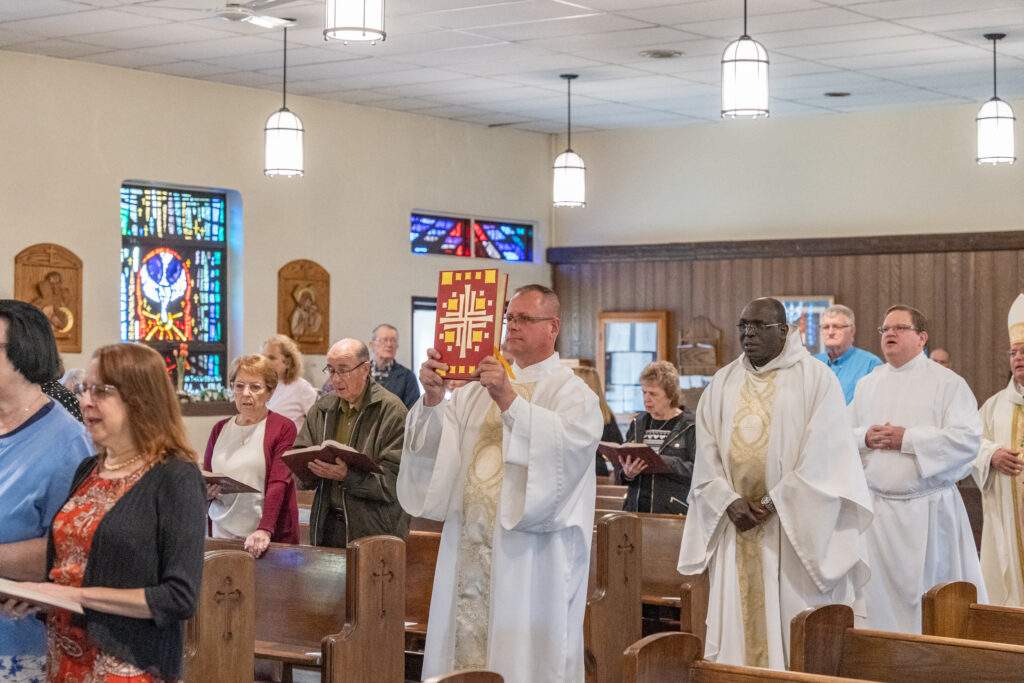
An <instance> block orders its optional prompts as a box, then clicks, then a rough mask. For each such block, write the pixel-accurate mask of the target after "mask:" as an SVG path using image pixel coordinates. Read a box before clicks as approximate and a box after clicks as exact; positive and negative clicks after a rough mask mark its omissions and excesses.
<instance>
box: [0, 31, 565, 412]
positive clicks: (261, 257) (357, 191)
mask: <svg viewBox="0 0 1024 683" xmlns="http://www.w3.org/2000/svg"><path fill="white" fill-rule="evenodd" d="M0 93H3V96H2V97H0V121H2V124H0V150H3V151H2V155H3V163H2V164H0V237H2V239H0V297H9V296H11V295H12V293H13V285H14V274H13V261H14V255H15V254H16V253H17V252H18V251H20V250H21V249H23V248H24V247H26V246H28V245H30V244H35V243H38V242H51V241H52V242H56V243H59V244H61V245H63V246H65V247H67V248H69V249H71V250H72V251H74V252H75V253H76V254H78V255H79V256H80V257H81V258H82V260H83V261H84V264H85V277H84V288H85V305H84V311H83V325H84V326H83V338H82V342H83V351H84V352H85V353H84V354H82V355H76V354H69V355H67V357H66V361H67V363H68V366H69V367H73V366H76V365H80V364H82V363H83V362H84V359H85V358H87V357H88V354H89V353H91V351H92V350H93V349H95V348H96V347H97V346H99V345H101V344H105V343H109V342H112V341H117V338H118V310H117V302H118V273H119V261H118V249H119V246H120V236H119V231H118V188H119V187H120V185H121V183H122V181H124V180H126V179H143V180H151V181H161V182H170V183H180V184H187V185H195V186H208V187H216V188H224V189H230V190H237V191H239V192H240V193H241V197H242V202H243V211H244V240H243V247H242V248H243V251H242V253H241V254H237V255H236V256H239V255H240V256H242V257H243V258H242V259H239V258H235V259H234V261H233V265H234V267H235V268H238V267H243V268H244V273H243V274H242V283H243V286H242V291H241V296H242V303H243V304H244V305H243V308H242V311H243V316H242V320H241V321H238V320H236V322H240V335H236V337H235V339H234V340H233V342H234V343H233V344H232V346H233V349H232V351H234V352H239V351H243V350H254V349H256V348H257V347H258V345H259V343H260V342H261V341H262V339H264V338H265V337H266V336H267V335H269V334H270V333H272V332H273V331H274V326H275V322H276V315H277V314H276V273H277V269H278V268H279V267H280V266H281V265H282V264H284V263H285V262H287V261H289V260H292V259H296V258H311V259H314V260H316V261H318V262H319V263H321V264H322V265H323V266H324V267H325V268H327V270H328V271H329V272H330V273H331V277H332V282H331V289H332V305H331V336H332V338H334V339H337V338H340V337H343V336H356V337H360V338H363V339H366V338H368V336H369V333H370V329H371V328H372V327H373V325H374V324H376V323H378V322H380V321H382V320H387V321H390V322H392V323H393V324H395V325H396V326H397V327H398V328H399V331H400V333H401V335H402V339H403V341H408V340H409V339H410V337H411V333H410V332H411V331H410V329H409V325H410V297H412V296H413V295H425V296H430V295H432V294H433V292H434V291H435V289H436V273H437V271H438V270H439V269H441V268H450V267H458V266H462V267H471V265H469V264H470V263H473V264H475V263H479V262H478V261H475V260H474V261H469V260H468V259H454V258H452V259H446V258H442V257H423V256H420V257H415V256H413V255H411V254H410V253H409V246H408V231H407V229H408V215H409V212H410V210H412V209H428V210H429V209H433V210H448V211H452V212H459V213H462V212H465V213H468V214H474V215H481V216H485V217H498V218H509V219H525V220H531V221H536V222H537V224H538V231H537V232H538V241H537V245H536V246H537V253H538V254H539V255H540V260H541V263H537V264H535V265H519V266H509V267H508V271H509V272H510V273H511V274H512V279H513V284H516V285H518V284H524V283H526V282H531V281H539V282H544V283H549V282H550V270H549V268H548V267H547V266H546V265H545V264H544V263H543V253H544V252H543V249H544V247H545V246H546V244H547V234H548V229H547V226H548V218H549V193H550V189H549V182H550V180H549V177H548V173H549V170H548V166H549V162H550V160H549V159H548V147H549V141H548V138H547V136H545V135H540V134H532V133H525V132H519V131H514V130H508V129H487V128H485V127H479V126H470V125H466V124H458V123H454V122H450V121H444V120H440V119H431V118H427V117H421V116H414V115H411V114H403V113H397V112H386V111H383V110H379V109H371V108H365V107H357V106H349V105H343V104H340V103H334V102H328V101H323V100H315V99H309V98H302V97H295V98H289V105H290V108H291V109H292V110H293V111H295V112H296V113H298V114H299V115H300V116H301V117H302V120H303V123H304V125H305V128H306V131H307V133H306V159H307V162H306V163H307V166H306V176H305V177H304V178H302V179H296V180H285V179H276V180H271V179H268V178H265V177H264V176H263V172H262V168H263V166H262V165H263V125H264V122H265V120H266V117H267V116H269V115H270V113H271V112H272V111H274V110H275V109H276V108H278V107H279V106H280V99H279V98H280V95H279V94H275V93H272V92H268V91H261V90H254V89H248V88H240V87H233V86H227V85H220V84H214V83H208V82H204V81H197V80H187V79H182V78H175V77H171V76H163V75H159V74H149V73H143V72H139V71H130V70H124V69H117V68H112V67H105V66H98V65H93V64H86V63H81V62H72V61H65V60H58V59H50V58H46V57H37V56H30V55H23V54H18V53H13V52H3V51H0ZM243 259H244V260H243ZM237 293H238V292H237V290H236V294H237ZM239 337H240V338H239ZM408 352H409V348H408V346H406V347H405V348H403V349H401V350H400V357H399V358H400V360H402V361H403V362H406V363H407V362H408ZM310 364H311V365H319V359H311V363H310ZM314 371H315V370H314ZM204 424H205V423H204Z"/></svg>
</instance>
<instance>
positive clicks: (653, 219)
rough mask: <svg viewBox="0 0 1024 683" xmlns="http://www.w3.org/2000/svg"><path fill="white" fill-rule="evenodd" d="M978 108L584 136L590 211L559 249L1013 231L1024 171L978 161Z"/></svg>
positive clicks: (565, 224)
mask: <svg viewBox="0 0 1024 683" xmlns="http://www.w3.org/2000/svg"><path fill="white" fill-rule="evenodd" d="M1013 104H1014V105H1015V109H1016V110H1017V111H1018V112H1020V111H1021V110H1022V107H1024V102H1015V103H1013ZM978 106H980V103H979V104H978V105H976V104H968V105H964V106H954V107H940V108H931V109H905V110H889V111H885V112H880V113H858V114H844V115H831V116H820V117H796V118H794V117H782V116H780V117H777V118H771V119H768V120H760V121H720V122H715V123H708V124H701V125H694V126H688V127H684V128H671V129H670V128H660V129H647V130H628V131H606V132H598V133H584V134H580V135H579V136H578V137H577V136H574V138H573V147H574V148H575V149H576V150H577V151H578V152H579V153H580V154H581V155H582V156H583V159H584V161H585V163H586V164H587V207H586V208H585V209H581V210H575V209H559V210H557V211H556V212H555V214H554V215H555V218H554V225H555V230H554V232H555V241H554V243H555V245H557V246H582V245H602V244H638V243H658V242H689V241H708V240H736V239H775V238H785V237H814V236H854V235H879V234H897V233H899V234H908V233H925V232H960V231H979V230H1007V229H1017V228H1020V227H1021V225H1022V224H1024V220H1022V218H1021V216H1022V214H1024V192H1022V191H1021V186H1022V183H1024V168H1022V166H1024V164H1022V163H1017V164H1015V165H1014V166H1012V167H1006V166H1001V167H998V168H993V167H979V166H978V165H977V164H976V163H975V162H974V150H975V137H974V136H975V129H974V115H975V113H976V111H977V107H978ZM1019 136H1020V128H1019V126H1018V155H1019V154H1020V149H1021V140H1020V137H1019ZM559 144H563V145H564V139H562V140H559V141H555V142H554V143H553V147H552V149H556V148H557V147H558V146H559Z"/></svg>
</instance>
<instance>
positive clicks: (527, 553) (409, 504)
mask: <svg viewBox="0 0 1024 683" xmlns="http://www.w3.org/2000/svg"><path fill="white" fill-rule="evenodd" d="M514 372H515V375H516V380H514V381H513V387H514V388H515V389H516V392H517V393H518V394H519V396H518V397H517V398H516V399H515V400H514V401H513V403H512V405H511V406H510V407H509V409H508V410H507V411H505V412H504V413H500V414H499V413H498V411H497V409H496V406H495V404H494V402H493V401H492V400H491V398H490V396H489V395H488V393H487V391H486V390H485V389H484V388H483V387H482V386H481V385H480V384H479V383H477V382H473V383H471V384H468V385H466V386H464V387H462V388H460V389H457V390H456V391H455V392H454V393H453V394H452V396H451V398H449V399H446V400H445V401H443V402H442V403H441V404H439V405H437V406H434V407H431V408H427V407H424V405H423V401H422V399H421V400H420V401H419V402H417V403H416V404H415V405H414V406H413V408H412V410H411V411H410V412H409V416H408V418H407V421H406V432H405V447H404V450H403V453H402V466H401V469H400V471H399V475H398V498H399V500H400V501H401V503H402V507H403V508H405V510H406V511H407V512H408V513H409V514H411V515H413V516H414V517H425V518H427V519H434V520H441V521H444V523H445V524H444V530H443V532H442V533H441V547H440V551H439V554H438V558H437V569H436V571H435V574H434V592H433V595H432V598H431V603H430V617H429V618H430V621H429V623H428V627H427V643H426V653H425V658H424V663H423V676H424V678H426V677H429V676H436V675H439V674H444V673H448V672H450V671H452V670H454V669H456V668H467V667H471V666H472V667H479V668H485V669H490V670H492V671H496V672H497V673H500V674H501V675H502V676H504V678H505V680H506V681H509V682H510V683H519V682H522V683H528V682H545V681H570V682H572V681H583V680H584V669H583V661H584V658H583V615H584V611H585V609H586V603H587V579H588V574H589V566H590V546H591V539H592V537H593V528H594V502H595V497H596V482H595V475H594V453H595V451H596V449H597V443H598V441H599V440H600V438H601V432H602V430H603V427H604V424H603V422H604V421H603V418H602V416H601V410H600V407H599V405H598V399H597V396H596V395H595V394H594V392H593V391H591V390H590V388H589V387H587V385H586V384H584V383H583V381H582V380H580V379H579V378H577V377H576V376H575V375H574V374H573V372H572V370H570V369H568V368H565V367H562V365H561V364H560V362H559V360H558V354H557V353H556V354H553V355H552V356H550V357H549V358H548V359H546V360H544V361H541V362H540V363H536V364H534V365H531V366H529V367H526V368H520V367H518V366H514Z"/></svg>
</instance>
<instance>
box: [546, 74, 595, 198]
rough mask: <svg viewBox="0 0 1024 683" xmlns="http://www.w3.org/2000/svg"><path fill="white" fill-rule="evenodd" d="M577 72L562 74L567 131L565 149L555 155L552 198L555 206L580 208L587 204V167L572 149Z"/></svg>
mask: <svg viewBox="0 0 1024 683" xmlns="http://www.w3.org/2000/svg"><path fill="white" fill-rule="evenodd" d="M576 77H577V75H576V74H562V75H561V76H560V78H564V79H565V88H566V96H567V101H568V106H567V107H566V132H567V136H566V137H567V139H566V145H565V151H564V152H562V153H561V154H559V155H558V156H557V157H555V165H554V187H553V191H552V198H553V199H554V205H555V206H565V207H571V208H580V207H584V206H586V205H587V179H586V174H587V171H586V167H584V165H583V159H582V158H580V155H579V154H577V153H576V152H574V151H572V82H573V79H575V78H576Z"/></svg>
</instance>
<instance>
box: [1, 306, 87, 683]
mask: <svg viewBox="0 0 1024 683" xmlns="http://www.w3.org/2000/svg"><path fill="white" fill-rule="evenodd" d="M57 358H58V357H57V344H56V342H55V341H54V338H53V328H52V327H51V326H50V322H49V321H48V320H47V319H46V316H45V315H44V314H43V312H42V311H40V310H39V309H38V308H36V307H35V306H33V305H31V304H27V303H24V302H21V301H15V300H13V299H2V300H0V488H2V491H3V492H2V493H0V576H3V577H4V578H8V579H15V580H31V581H38V580H40V579H42V578H43V558H44V557H45V554H46V533H47V530H48V529H49V527H50V522H51V520H52V519H53V516H54V515H55V514H56V513H57V510H58V509H60V506H61V505H62V504H63V503H64V499H65V498H66V497H67V494H68V487H69V486H70V485H71V479H72V478H73V477H74V474H75V468H77V467H78V464H79V463H80V462H81V461H82V460H84V459H85V458H87V457H88V456H89V455H91V453H92V444H90V443H89V439H88V438H87V437H86V435H85V428H84V427H83V426H82V425H81V423H79V422H77V421H76V420H75V419H74V418H73V417H71V415H69V414H68V412H67V411H65V410H64V409H63V408H61V407H60V406H59V405H57V404H56V403H55V402H54V401H52V400H50V399H49V398H47V396H46V395H45V394H44V393H43V391H42V389H41V385H42V384H43V383H45V382H46V381H48V380H49V379H50V378H51V377H53V376H54V375H55V374H56V369H57ZM0 602H3V601H2V600H0ZM45 665H46V631H45V628H44V626H43V623H42V622H40V621H39V620H38V619H13V618H7V617H5V616H3V615H0V681H15V680H17V681H26V680H27V681H33V680H39V681H41V680H43V677H44V669H45Z"/></svg>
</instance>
